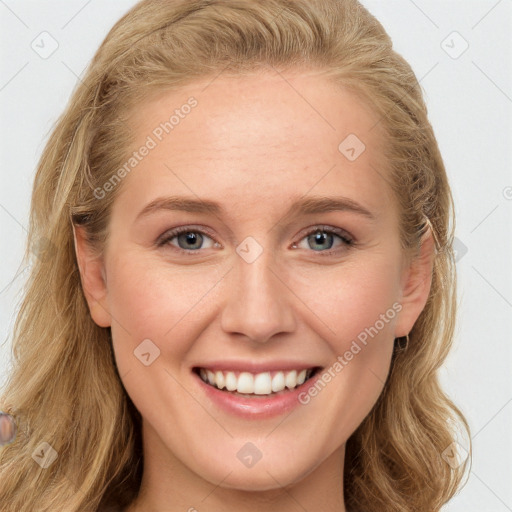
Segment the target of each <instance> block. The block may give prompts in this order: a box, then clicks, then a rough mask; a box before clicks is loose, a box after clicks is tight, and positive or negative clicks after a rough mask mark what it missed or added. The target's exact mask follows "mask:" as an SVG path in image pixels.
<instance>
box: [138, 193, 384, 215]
mask: <svg viewBox="0 0 512 512" xmlns="http://www.w3.org/2000/svg"><path fill="white" fill-rule="evenodd" d="M161 210H170V211H183V212H189V213H207V214H212V215H216V216H222V214H223V213H224V209H223V208H222V206H221V205H220V204H219V203H216V202H215V201H211V200H208V199H194V198H191V197H185V196H171V197H161V198H157V199H155V200H153V201H151V202H150V203H149V204H147V205H146V206H145V207H144V208H143V209H142V210H141V211H140V212H139V214H138V215H137V217H136V220H138V219H139V218H141V217H147V216H149V215H151V214H153V213H155V212H157V211H161ZM333 211H348V212H352V213H357V214H359V215H362V216H364V217H367V218H368V219H370V220H376V217H375V215H374V214H373V213H372V212H371V211H370V210H368V209H367V208H365V207H364V206H363V205H361V204H359V203H357V202H356V201H354V200H353V199H350V198H348V197H323V196H309V197H305V198H301V199H298V200H296V201H294V202H293V203H292V204H291V206H290V208H289V209H288V211H287V212H286V213H285V214H284V216H283V218H286V217H290V216H293V215H311V214H315V213H326V212H333Z"/></svg>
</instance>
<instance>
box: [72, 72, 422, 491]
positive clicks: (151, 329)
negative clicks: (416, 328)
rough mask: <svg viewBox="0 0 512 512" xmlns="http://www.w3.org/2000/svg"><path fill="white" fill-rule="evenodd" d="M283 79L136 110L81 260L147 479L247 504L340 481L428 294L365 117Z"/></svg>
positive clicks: (341, 100)
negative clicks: (97, 235) (136, 418)
mask: <svg viewBox="0 0 512 512" xmlns="http://www.w3.org/2000/svg"><path fill="white" fill-rule="evenodd" d="M284 75H285V76H286V79H285V78H284V76H283V75H280V74H277V73H274V72H270V71H269V72H260V73H258V74H254V75H251V76H247V77H244V78H241V77H238V78H233V77H223V76H222V75H221V76H219V77H217V78H216V79H214V80H213V81H212V80H211V79H209V80H204V81H202V82H195V83H194V84H193V85H189V86H187V87H184V88H182V89H181V90H180V91H179V92H176V91H175V92H166V93H162V94H161V95H160V96H159V97H158V98H157V99H152V100H151V101H150V102H146V103H144V104H143V105H141V106H140V108H139V109H138V110H137V112H136V113H135V114H134V117H133V119H132V126H133V130H134V133H135V135H136V143H135V145H134V147H133V148H130V155H131V151H137V154H136V155H135V156H134V157H133V158H135V159H136V160H133V161H131V163H129V166H127V167H126V168H125V170H126V169H130V170H129V172H125V173H121V176H122V177H123V174H126V176H124V177H123V179H122V182H121V183H120V184H118V185H117V186H118V187H121V189H120V190H119V192H120V195H119V196H118V197H117V198H116V200H115V203H114V206H113V210H112V215H111V220H110V238H109V242H108V247H107V250H106V253H105V257H104V260H102V261H101V262H100V263H98V266H97V267H95V266H94V265H95V264H92V263H89V264H88V265H87V266H85V265H84V264H83V261H85V260H84V259H83V258H85V256H83V254H84V253H85V252H84V250H83V249H81V247H82V246H81V245H79V246H78V248H77V251H79V253H80V259H81V271H82V275H83V276H84V275H85V276H86V278H85V280H84V281H83V282H84V288H85V289H86V292H87V298H88V301H89V305H90V309H91V314H92V316H93V318H94V320H95V321H96V323H98V324H99V325H102V326H105V327H106V326H111V330H112V337H113V346H114V351H115V357H116V362H117V365H118V369H119V374H120V376H121V379H122V382H123V384H124V386H125V388H126V390H127V392H128V394H129V395H130V397H131V399H132V400H133V402H134V404H135V406H136V407H137V409H138V410H139V411H140V413H141V414H142V417H143V432H144V447H145V453H146V455H145V457H146V462H145V464H146V465H147V466H151V465H153V467H157V466H158V464H157V463H156V462H155V461H159V464H160V465H161V466H160V467H167V468H170V467H172V468H177V467H179V468H181V471H182V474H195V475H196V476H199V477H201V478H202V479H205V480H207V481H209V482H212V483H215V484H218V482H221V481H222V486H223V487H233V488H238V489H246V490H264V489H270V488H275V487H278V486H279V487H280V486H283V485H287V484H289V483H291V482H293V481H295V480H297V479H301V478H303V477H305V476H306V475H308V474H310V473H312V472H313V470H314V469H316V468H319V467H322V465H323V464H327V463H328V461H335V464H336V465H339V464H340V461H342V460H343V454H344V443H345V442H346V441H347V439H348V438H349V436H350V435H351V434H352V433H353V432H354V430H355V429H356V428H357V427H358V426H359V425H360V423H361V422H362V420H363V419H364V418H365V417H366V416H367V415H368V413H369V412H370V410H371V409H372V407H373V405H374V404H375V402H376V400H377V398H378V396H379V394H380V393H381V391H382V389H383V386H384V382H385V380H386V378H387V375H388V372H389V367H390V360H391V355H392V349H393V341H394V338H395V337H398V336H405V335H406V334H407V333H408V332H409V331H410V329H411V328H412V325H413V324H414V321H415V320H416V318H417V316H418V315H419V313H420V312H421V309H422V308H423V306H424V304H425V300H426V298H427V295H428V291H429V283H430V281H429V280H427V279H425V276H427V275H429V273H428V272H429V268H428V266H425V268H426V269H427V270H426V271H425V272H426V273H424V274H420V273H419V272H418V273H414V272H412V271H410V270H411V269H412V267H411V268H410V267H408V266H407V265H406V264H405V260H404V259H403V257H402V253H401V249H400V242H399V232H398V211H397V207H396V203H395V200H394V198H393V196H392V194H391V189H390V187H389V183H388V182H387V181H386V180H387V177H386V176H387V173H388V169H387V167H386V162H385V161H384V160H383V158H382V156H381V155H382V151H383V148H384V144H385V141H384V139H383V136H382V131H381V123H379V118H378V117H377V116H376V115H374V114H373V113H372V111H371V110H369V109H368V108H367V107H365V105H364V104H362V103H361V102H360V100H358V99H357V97H356V96H354V95H352V94H351V93H349V92H347V91H346V90H343V89H340V88H335V87H334V86H333V85H331V84H330V83H329V82H327V81H326V79H325V78H322V77H321V76H319V75H316V76H315V75H313V74H306V73H294V74H291V73H289V72H288V73H285V74H284ZM187 105H188V106H187ZM173 115H174V118H171V116H173ZM165 123H167V124H165ZM363 144H364V146H363ZM143 147H145V148H146V150H144V149H141V148H143ZM127 160H128V159H127ZM103 190H109V191H110V189H109V187H108V185H107V186H106V187H104V189H103ZM106 193H109V192H106ZM98 194H100V192H98ZM99 200H101V199H99ZM178 227H179V228H180V229H182V230H183V231H182V232H181V233H176V232H175V231H173V230H175V229H176V228H178ZM322 229H323V231H322ZM316 230H320V231H318V232H316ZM79 244H81V242H79ZM101 275H104V277H105V281H103V280H102V278H101ZM415 276H419V277H415ZM413 278H415V279H416V281H414V280H413ZM199 369H203V370H208V371H210V372H212V373H211V374H210V378H211V377H212V374H213V375H214V376H215V379H216V380H214V381H213V382H214V384H213V385H211V384H209V383H208V384H207V383H205V382H204V381H203V380H202V378H201V376H200V373H201V371H200V370H199ZM312 369H321V371H317V372H316V373H314V374H313V377H311V378H310V379H309V380H306V382H304V383H303V384H300V382H301V380H302V378H303V377H304V373H305V372H304V370H306V371H307V375H308V376H309V373H310V372H311V370H312ZM294 370H296V372H297V375H298V377H299V381H298V382H297V380H296V378H295V375H294V373H293V371H294ZM260 374H261V375H260ZM206 375H207V377H206V378H208V374H206ZM203 376H204V372H203ZM215 384H217V386H219V387H222V386H223V385H224V386H229V387H230V388H231V389H232V391H228V390H226V388H224V389H223V390H219V389H216V388H215ZM283 386H285V389H284V390H283V389H282V387H283ZM286 386H289V387H286ZM234 387H236V389H238V390H240V391H243V392H244V394H245V396H240V395H238V394H237V392H235V391H233V388H234ZM272 389H276V390H279V389H281V391H272ZM269 393H271V394H269ZM278 483H279V484H278Z"/></svg>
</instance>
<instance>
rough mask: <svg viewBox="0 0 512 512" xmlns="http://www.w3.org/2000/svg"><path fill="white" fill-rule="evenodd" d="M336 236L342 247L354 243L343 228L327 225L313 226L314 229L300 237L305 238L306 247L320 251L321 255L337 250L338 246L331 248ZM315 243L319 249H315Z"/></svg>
mask: <svg viewBox="0 0 512 512" xmlns="http://www.w3.org/2000/svg"><path fill="white" fill-rule="evenodd" d="M336 237H337V238H338V239H339V240H341V246H342V248H343V247H345V248H347V247H350V246H352V245H354V241H353V240H352V238H350V237H349V236H348V234H347V233H345V232H344V231H343V230H341V229H338V228H330V227H328V226H319V227H315V228H314V229H312V230H310V231H309V232H308V233H307V234H306V236H305V237H303V238H302V239H301V241H302V240H306V242H307V244H308V247H309V248H312V249H313V251H314V252H320V253H321V254H322V256H328V255H331V254H333V253H335V252H337V251H338V250H339V248H338V249H336V248H335V249H334V250H331V248H332V247H333V245H334V242H335V238H336ZM315 245H316V246H317V247H319V249H315V248H314V246H315ZM293 247H294V248H297V247H298V246H297V244H294V245H293Z"/></svg>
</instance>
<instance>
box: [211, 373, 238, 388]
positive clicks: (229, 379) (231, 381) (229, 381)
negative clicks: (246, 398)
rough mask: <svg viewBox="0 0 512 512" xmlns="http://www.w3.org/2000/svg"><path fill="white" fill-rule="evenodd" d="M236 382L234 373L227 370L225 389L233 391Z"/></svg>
mask: <svg viewBox="0 0 512 512" xmlns="http://www.w3.org/2000/svg"><path fill="white" fill-rule="evenodd" d="M203 380H204V379H203ZM237 384H238V382H237V379H236V377H235V374H234V373H233V372H227V373H226V389H227V390H228V391H235V390H236V387H237Z"/></svg>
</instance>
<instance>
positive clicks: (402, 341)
mask: <svg viewBox="0 0 512 512" xmlns="http://www.w3.org/2000/svg"><path fill="white" fill-rule="evenodd" d="M408 346H409V335H408V334H406V335H405V336H401V337H400V338H395V350H397V351H400V352H405V351H406V350H407V347H408Z"/></svg>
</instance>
